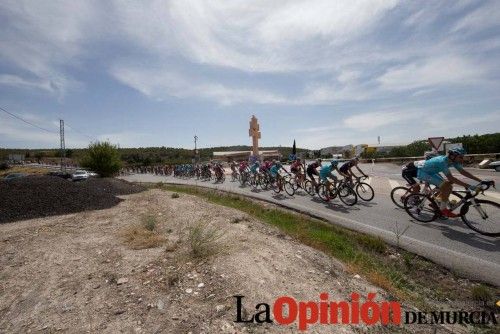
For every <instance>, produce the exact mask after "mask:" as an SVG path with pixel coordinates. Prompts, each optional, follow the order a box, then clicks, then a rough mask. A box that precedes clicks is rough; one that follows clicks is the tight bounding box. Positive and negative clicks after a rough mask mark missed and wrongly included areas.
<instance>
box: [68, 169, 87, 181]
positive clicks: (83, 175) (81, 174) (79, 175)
mask: <svg viewBox="0 0 500 334" xmlns="http://www.w3.org/2000/svg"><path fill="white" fill-rule="evenodd" d="M88 178H89V174H88V173H87V172H86V171H84V170H77V171H76V172H74V173H73V174H71V179H72V180H73V181H79V180H86V179H88Z"/></svg>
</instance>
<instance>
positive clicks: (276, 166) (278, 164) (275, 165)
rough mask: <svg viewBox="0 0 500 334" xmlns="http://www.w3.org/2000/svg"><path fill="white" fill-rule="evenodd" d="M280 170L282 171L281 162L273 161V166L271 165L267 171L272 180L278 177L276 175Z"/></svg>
mask: <svg viewBox="0 0 500 334" xmlns="http://www.w3.org/2000/svg"><path fill="white" fill-rule="evenodd" d="M280 169H283V170H284V168H283V165H282V164H281V162H280V161H273V165H272V167H271V169H270V170H269V172H270V173H271V176H272V177H273V178H276V176H278V174H279V171H280ZM285 171H286V170H285Z"/></svg>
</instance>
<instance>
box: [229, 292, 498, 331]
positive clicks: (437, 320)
mask: <svg viewBox="0 0 500 334" xmlns="http://www.w3.org/2000/svg"><path fill="white" fill-rule="evenodd" d="M233 297H234V298H235V299H236V320H235V322H236V323H261V324H262V323H274V322H276V323H278V324H279V325H285V326H286V325H291V324H293V323H297V327H298V329H299V330H301V331H305V330H307V327H308V326H309V325H315V324H321V325H340V324H346V325H347V324H351V325H357V324H365V325H368V326H375V325H391V324H392V325H398V326H399V325H401V324H467V325H468V324H482V325H488V324H497V319H496V314H495V313H494V312H486V311H473V312H466V311H432V312H413V311H406V312H404V322H403V321H402V320H403V317H402V310H401V304H400V303H399V302H397V301H381V302H377V301H375V297H376V293H368V294H367V296H366V298H365V299H364V301H363V302H360V295H359V294H358V293H352V294H351V300H350V301H330V300H329V295H328V293H326V292H323V293H321V294H320V295H319V299H320V300H319V302H318V301H297V300H295V298H293V297H289V296H281V297H279V298H277V299H276V300H275V301H274V303H273V305H272V308H271V306H270V305H269V304H267V303H259V304H257V305H256V306H255V313H254V314H253V315H251V316H248V315H246V317H245V315H244V314H243V313H244V312H243V309H244V308H243V299H244V298H245V296H243V295H235V296H233ZM245 310H247V308H245ZM271 314H272V317H273V318H274V321H273V320H272V319H271Z"/></svg>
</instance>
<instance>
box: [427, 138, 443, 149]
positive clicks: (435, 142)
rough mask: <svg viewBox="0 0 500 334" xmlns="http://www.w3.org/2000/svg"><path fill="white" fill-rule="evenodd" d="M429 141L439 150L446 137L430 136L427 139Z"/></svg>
mask: <svg viewBox="0 0 500 334" xmlns="http://www.w3.org/2000/svg"><path fill="white" fill-rule="evenodd" d="M427 140H428V141H429V144H431V146H432V147H433V148H434V149H435V150H436V151H439V146H441V143H442V142H443V140H444V137H429V138H428V139H427Z"/></svg>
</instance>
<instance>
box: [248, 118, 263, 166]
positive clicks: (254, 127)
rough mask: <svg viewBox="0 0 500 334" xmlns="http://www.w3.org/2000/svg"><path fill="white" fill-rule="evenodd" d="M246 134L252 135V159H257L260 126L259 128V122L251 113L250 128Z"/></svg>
mask: <svg viewBox="0 0 500 334" xmlns="http://www.w3.org/2000/svg"><path fill="white" fill-rule="evenodd" d="M248 135H249V136H250V137H252V156H253V159H259V139H260V128H259V123H258V121H257V117H255V115H253V116H252V119H251V120H250V129H249V130H248ZM250 158H252V157H250Z"/></svg>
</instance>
